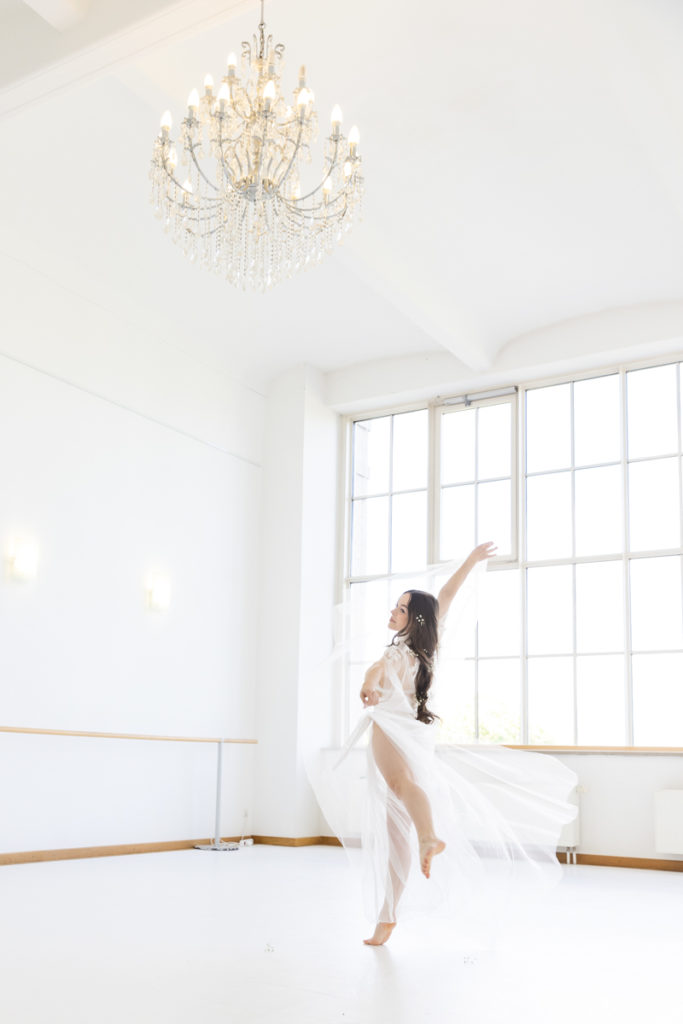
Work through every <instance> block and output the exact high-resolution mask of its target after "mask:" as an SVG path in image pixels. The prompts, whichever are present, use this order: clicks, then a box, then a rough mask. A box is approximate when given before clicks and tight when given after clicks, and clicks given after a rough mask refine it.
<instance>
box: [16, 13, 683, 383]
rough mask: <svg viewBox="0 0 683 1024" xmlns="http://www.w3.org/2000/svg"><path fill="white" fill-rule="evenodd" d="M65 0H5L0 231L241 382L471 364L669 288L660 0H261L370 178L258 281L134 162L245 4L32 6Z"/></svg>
mask: <svg viewBox="0 0 683 1024" xmlns="http://www.w3.org/2000/svg"><path fill="white" fill-rule="evenodd" d="M75 2H76V0H40V2H38V0H36V2H34V3H32V4H31V5H29V4H28V3H22V2H20V0H0V68H2V73H1V76H0V84H1V85H2V86H3V88H2V89H0V115H2V117H3V120H2V129H3V130H2V153H0V159H1V160H2V164H1V166H2V182H3V187H2V189H1V190H0V223H1V224H2V227H3V229H4V230H3V239H4V242H2V243H0V244H3V245H4V247H5V248H8V249H9V250H10V251H11V253H12V254H13V255H15V256H16V258H21V259H22V260H24V261H26V262H30V263H31V264H32V265H33V266H34V267H35V268H36V269H37V270H39V271H41V272H43V273H48V274H50V275H51V276H53V277H56V278H59V279H61V280H62V281H63V283H65V284H66V283H68V286H69V287H70V288H72V289H73V290H75V291H78V292H79V293H81V294H86V295H88V296H90V297H91V298H94V299H95V300H96V301H98V302H100V303H101V304H102V305H104V306H107V307H112V306H114V307H116V308H123V309H125V310H126V311H127V313H128V315H129V316H130V317H131V318H132V317H134V318H135V319H136V321H138V322H141V323H143V324H149V328H150V330H152V331H154V332H155V333H156V334H157V335H162V336H164V337H166V338H168V340H169V343H173V344H180V345H182V346H183V347H185V348H192V349H193V350H194V351H195V352H196V353H197V356H198V358H201V359H204V360H206V361H209V362H211V363H212V364H214V365H217V366H221V367H223V368H227V369H229V370H230V371H231V372H232V373H234V374H235V375H236V376H239V377H240V378H242V379H245V380H248V381H249V382H250V383H252V384H255V385H256V386H263V385H265V384H266V383H267V381H268V380H269V379H270V378H271V377H273V376H274V375H276V374H277V373H279V372H281V371H282V370H284V369H286V368H287V367H288V366H291V365H293V364H296V363H300V362H307V363H311V364H312V365H314V366H317V367H319V368H320V369H322V370H324V371H330V370H335V369H339V368H342V367H347V366H349V365H351V364H355V363H359V362H363V361H366V360H378V359H389V358H392V357H396V356H398V357H405V356H408V355H412V354H418V355H419V354H421V353H425V354H426V353H439V352H440V353H443V352H448V353H451V354H452V355H454V356H455V357H457V359H458V360H459V361H460V362H461V363H462V364H464V365H465V367H467V368H469V369H470V370H471V371H472V372H473V373H482V372H486V371H487V370H488V369H490V368H491V367H494V366H495V364H496V360H497V358H498V357H499V355H500V353H501V351H502V349H503V348H504V347H505V346H506V345H507V344H508V343H510V342H512V341H513V340H515V339H518V338H519V337H520V336H523V335H527V334H531V333H532V332H538V331H539V330H540V329H541V328H543V327H545V326H547V325H552V324H556V323H559V322H562V321H566V320H570V319H574V318H583V317H589V316H591V315H592V314H596V313H598V312H600V311H603V310H609V309H619V308H621V307H626V306H628V307H639V306H641V305H643V306H645V305H647V308H648V309H653V310H656V309H657V306H658V305H659V304H668V306H667V308H671V303H676V302H678V301H681V300H683V62H681V59H680V53H681V49H682V46H683V5H681V4H680V3H679V2H678V0H572V2H568V0H476V2H475V0H450V2H444V0H435V2H433V3H432V4H430V5H424V6H420V5H418V4H415V3H410V4H408V3H406V2H402V3H393V4H391V3H388V2H387V0H373V2H372V3H367V2H365V3H363V2H361V0H347V2H346V3H345V4H344V5H342V6H337V5H327V4H325V5H321V4H314V3H312V2H311V0H272V2H269V3H267V4H266V19H267V21H268V26H269V30H270V31H272V32H273V34H274V36H275V38H276V40H279V41H281V42H284V43H285V46H286V53H285V57H286V59H287V61H288V63H287V67H286V70H285V72H284V76H283V81H284V83H285V86H286V87H287V88H289V87H291V88H293V87H294V85H295V84H296V83H295V75H296V70H297V68H298V66H299V64H301V63H305V64H306V65H307V68H308V74H309V80H310V82H311V84H312V86H313V88H314V89H315V93H316V105H317V107H318V110H319V114H320V121H321V128H323V129H324V128H325V125H326V122H327V119H328V116H329V110H330V109H331V106H332V104H333V103H334V102H337V101H338V102H339V103H340V104H341V106H342V109H343V110H344V114H345V125H346V127H347V128H348V126H350V124H352V123H354V122H355V123H357V124H358V125H359V127H360V130H361V149H362V153H363V158H364V165H365V177H366V189H367V192H366V202H365V211H364V220H363V222H362V223H361V224H359V225H357V226H356V227H355V228H354V230H353V232H352V233H351V234H350V235H349V236H347V240H346V241H345V243H344V246H343V247H342V248H340V250H339V251H338V252H337V253H335V254H334V255H333V256H332V257H330V258H328V260H327V261H326V263H325V264H324V265H321V266H320V267H317V268H315V269H313V270H311V271H309V272H307V273H306V274H303V275H300V277H299V278H298V279H295V280H292V281H291V282H285V283H284V284H281V285H279V286H278V287H276V288H275V289H274V290H272V291H271V292H269V293H267V294H266V295H250V294H246V295H245V294H243V293H242V292H239V291H236V290H235V289H233V288H232V287H231V286H230V285H227V284H226V283H224V282H223V281H221V280H219V279H216V278H214V277H212V276H210V275H207V274H205V273H203V272H202V271H200V270H199V269H197V268H195V267H193V266H190V265H189V264H187V262H186V261H185V259H184V258H183V256H182V255H181V253H180V251H179V250H178V249H176V247H174V246H173V245H172V244H171V243H170V241H169V240H168V239H167V238H165V237H164V235H163V233H162V231H161V228H160V225H159V223H158V222H157V221H156V220H155V219H154V217H153V214H152V210H151V207H150V206H149V204H148V182H147V169H148V161H149V156H150V151H151V145H152V140H153V138H154V135H155V133H156V131H157V126H158V118H159V115H160V113H161V111H162V110H163V109H164V108H165V107H167V106H168V107H170V108H171V109H172V110H173V111H174V113H175V122H176V124H177V123H178V121H179V118H180V115H181V113H182V112H183V108H184V104H185V98H186V96H187V93H188V92H189V90H190V88H192V87H193V86H199V85H200V84H201V81H202V79H203V76H204V74H205V72H206V71H211V72H212V74H213V75H214V78H220V76H221V74H222V73H223V67H224V61H225V57H226V55H227V53H228V51H229V50H235V51H239V44H240V42H241V40H242V39H244V38H248V37H249V36H250V35H251V33H252V32H253V31H254V29H255V27H256V23H257V21H258V4H257V3H256V2H255V0H250V2H246V3H245V2H232V3H230V2H227V3H226V2H220V0H194V2H193V3H177V4H172V5H171V4H165V3H161V2H159V0H136V2H134V3H133V2H129V0H90V2H89V3H88V4H85V3H84V4H82V5H81V10H80V14H79V18H80V20H77V21H75V22H74V24H73V25H72V26H71V27H70V28H66V29H64V30H62V31H60V30H58V29H55V28H54V27H52V25H50V24H48V23H47V22H46V21H45V20H44V18H42V17H41V16H40V15H39V14H38V13H37V10H38V9H39V8H40V4H41V3H42V4H43V5H44V6H45V5H46V4H47V5H48V6H51V8H52V9H54V8H55V7H57V8H58V7H59V5H60V4H63V5H66V6H67V7H73V5H74V3H75ZM59 13H60V12H59V10H57V11H56V14H55V13H54V10H53V14H52V15H51V16H53V20H54V17H56V16H57V15H59ZM62 13H64V14H65V16H68V15H69V12H68V11H66V12H62ZM322 134H323V132H322V131H321V135H322ZM680 333H681V334H682V335H683V321H682V322H681V325H680Z"/></svg>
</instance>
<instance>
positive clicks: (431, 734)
mask: <svg viewBox="0 0 683 1024" xmlns="http://www.w3.org/2000/svg"><path fill="white" fill-rule="evenodd" d="M459 617H461V616H459ZM380 662H381V664H382V667H383V673H382V683H381V692H380V700H379V703H378V704H376V705H374V706H372V707H366V708H364V709H363V710H362V711H361V713H360V718H359V720H358V723H357V725H356V727H355V729H354V730H353V732H352V733H351V735H350V736H349V738H348V740H347V742H346V744H345V745H344V747H343V749H342V751H341V754H339V755H338V756H337V757H336V759H335V761H332V760H331V758H329V757H328V759H327V761H326V760H325V758H324V756H321V757H320V758H319V759H318V761H317V764H316V765H315V766H311V767H312V770H311V771H310V772H309V775H310V778H311V783H312V785H313V788H314V790H315V792H316V796H317V798H318V801H319V803H320V806H321V810H322V812H323V814H324V816H325V818H326V820H327V822H328V824H329V825H330V827H331V829H332V830H333V831H334V833H335V834H336V835H337V836H338V838H339V839H340V840H341V842H342V843H343V844H344V845H345V846H346V847H357V846H358V844H359V838H360V846H361V865H362V867H361V874H362V889H363V901H364V907H365V913H366V915H367V917H368V919H369V920H370V921H373V922H376V921H387V922H394V921H396V920H397V918H403V917H405V916H408V915H410V914H411V913H414V912H416V911H425V910H430V911H432V912H435V911H438V912H447V913H456V914H457V915H458V916H459V917H460V918H461V920H462V921H463V922H464V921H467V926H468V927H470V928H471V927H472V926H473V925H474V924H475V922H476V921H477V920H480V919H481V918H482V916H484V917H488V916H490V915H491V914H494V915H495V914H496V913H498V912H499V911H500V908H501V904H502V903H508V904H509V903H510V901H511V900H514V898H515V896H518V895H521V894H522V892H528V887H529V886H533V887H537V886H539V885H545V884H548V883H553V882H555V881H557V880H558V878H559V876H560V873H561V870H562V869H561V865H560V864H559V862H558V860H557V854H556V849H557V842H558V838H559V835H560V832H561V829H562V827H563V825H564V824H566V823H567V822H569V821H571V820H572V819H573V818H574V817H575V815H576V807H575V806H574V805H573V804H572V803H570V802H569V796H570V794H571V792H572V790H573V789H574V787H575V786H576V781H577V780H576V776H575V775H574V773H573V772H572V771H570V770H569V769H568V768H566V767H565V766H564V765H562V764H561V763H560V762H559V761H557V760H556V759H555V758H553V757H551V756H549V755H547V754H540V753H532V752H527V751H518V750H510V749H508V748H505V747H495V746H489V745H483V744H482V745H474V746H450V745H449V746H447V747H446V746H444V747H437V746H436V732H437V727H436V725H425V724H423V723H422V722H419V721H418V720H417V719H416V717H415V713H416V702H415V693H414V680H415V674H416V658H415V656H414V655H413V653H412V651H411V650H410V649H409V648H408V647H407V645H406V644H405V643H404V642H402V641H400V640H399V642H398V643H394V644H393V645H392V646H389V647H388V648H386V649H385V651H384V653H383V654H382V657H381V659H380ZM363 737H365V739H367V746H366V748H365V749H364V750H363V749H362V747H360V748H358V747H357V744H358V743H359V741H361V739H362V738H363ZM354 748H355V749H354ZM378 754H379V755H380V757H379V762H378ZM387 765H389V767H390V769H392V770H393V769H397V770H400V771H402V772H407V775H408V777H409V779H410V780H411V781H412V782H413V783H414V784H415V786H417V787H419V791H421V793H423V794H424V796H425V797H426V799H427V800H428V801H429V806H430V809H431V814H432V818H433V823H434V831H435V833H436V835H437V836H438V837H439V838H441V839H442V840H444V841H445V843H446V849H445V851H444V852H443V853H442V854H440V855H439V856H437V857H435V858H434V861H433V864H432V872H431V877H430V879H425V878H424V877H423V876H422V874H421V872H420V864H419V854H418V841H417V835H416V831H415V828H414V825H413V822H412V820H411V818H410V816H409V814H408V811H407V809H406V806H405V805H404V803H403V802H402V800H400V799H399V798H398V797H397V796H396V794H395V793H394V792H393V790H392V788H391V785H390V784H388V783H387V778H385V775H386V776H388V778H389V783H391V782H392V778H391V770H390V771H389V772H387ZM381 769H384V774H383V771H382V770H381ZM361 808H362V811H361Z"/></svg>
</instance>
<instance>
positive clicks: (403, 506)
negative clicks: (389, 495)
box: [391, 491, 427, 572]
mask: <svg viewBox="0 0 683 1024" xmlns="http://www.w3.org/2000/svg"><path fill="white" fill-rule="evenodd" d="M392 511H393V515H392V521H391V571H392V572H405V571H406V570H409V569H420V568H422V566H424V565H426V564H427V492H426V491H417V492H415V493H413V494H399V495H395V496H394V498H393V499H392Z"/></svg>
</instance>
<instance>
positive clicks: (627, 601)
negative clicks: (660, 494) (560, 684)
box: [619, 370, 634, 746]
mask: <svg viewBox="0 0 683 1024" xmlns="http://www.w3.org/2000/svg"><path fill="white" fill-rule="evenodd" d="M619 376H620V378H621V402H620V409H621V467H622V487H623V506H624V511H623V519H622V525H623V530H624V553H623V563H624V576H623V579H624V640H625V651H624V656H625V659H626V665H625V668H626V676H625V684H626V743H627V744H628V745H629V746H632V745H633V738H634V728H633V657H632V655H633V645H632V631H631V572H630V560H629V552H630V550H631V539H630V532H631V524H630V517H629V475H628V391H627V387H626V372H625V371H624V370H622V371H621V373H620V374H619Z"/></svg>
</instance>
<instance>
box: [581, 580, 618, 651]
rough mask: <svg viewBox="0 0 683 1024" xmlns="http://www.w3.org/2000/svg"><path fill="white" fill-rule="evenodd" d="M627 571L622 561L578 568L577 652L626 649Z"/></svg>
mask: <svg viewBox="0 0 683 1024" xmlns="http://www.w3.org/2000/svg"><path fill="white" fill-rule="evenodd" d="M623 580H624V568H623V565H622V563H621V562H591V563H588V564H586V565H577V567H576V649H577V651H580V652H581V653H582V654H589V653H590V654H592V653H597V652H599V651H621V650H623V649H624V584H623Z"/></svg>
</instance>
